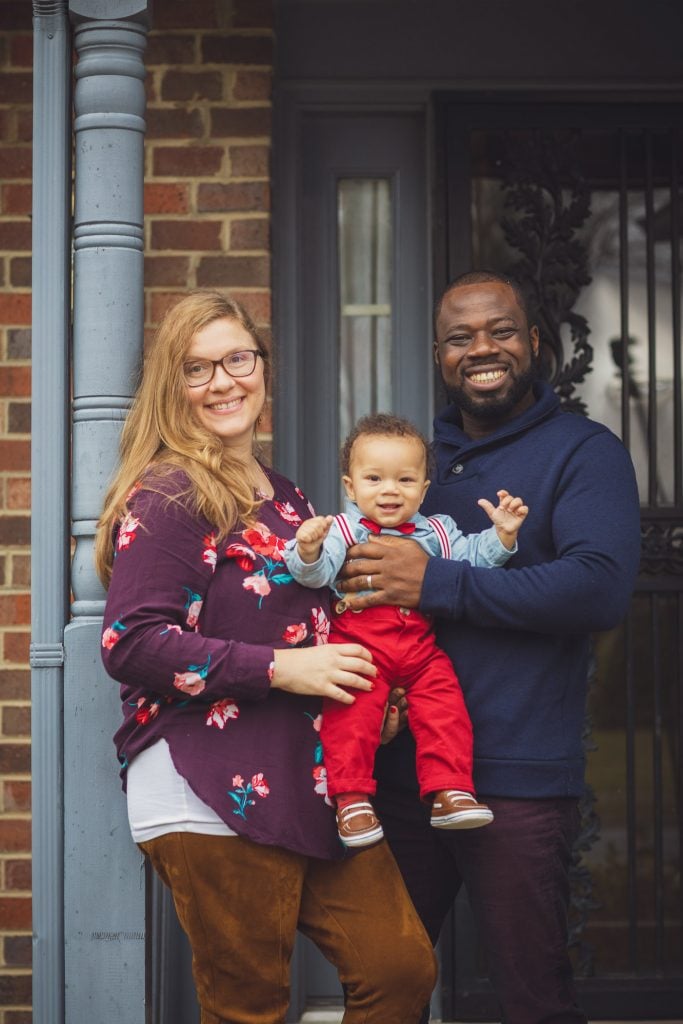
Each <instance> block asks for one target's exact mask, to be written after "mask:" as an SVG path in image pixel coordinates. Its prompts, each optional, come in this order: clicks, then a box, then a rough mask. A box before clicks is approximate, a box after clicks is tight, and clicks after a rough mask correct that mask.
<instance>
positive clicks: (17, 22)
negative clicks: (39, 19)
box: [0, 0, 31, 32]
mask: <svg viewBox="0 0 683 1024" xmlns="http://www.w3.org/2000/svg"><path fill="white" fill-rule="evenodd" d="M0 29H3V30H6V29H9V30H10V31H14V32H16V31H19V30H23V29H26V30H27V31H29V32H30V31H31V4H27V3H26V0H12V2H9V3H8V2H5V3H2V4H0Z"/></svg>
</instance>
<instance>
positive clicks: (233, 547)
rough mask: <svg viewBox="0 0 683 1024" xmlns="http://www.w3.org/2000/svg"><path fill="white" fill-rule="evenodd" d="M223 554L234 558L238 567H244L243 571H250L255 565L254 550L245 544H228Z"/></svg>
mask: <svg viewBox="0 0 683 1024" xmlns="http://www.w3.org/2000/svg"><path fill="white" fill-rule="evenodd" d="M225 554H226V555H227V557H228V558H234V559H235V561H236V562H237V564H238V565H239V567H240V569H244V571H245V572H251V570H252V569H253V568H254V566H255V565H256V559H255V558H254V552H253V551H252V550H251V548H248V547H247V546H246V545H245V544H230V545H229V546H228V547H227V548H226V549H225Z"/></svg>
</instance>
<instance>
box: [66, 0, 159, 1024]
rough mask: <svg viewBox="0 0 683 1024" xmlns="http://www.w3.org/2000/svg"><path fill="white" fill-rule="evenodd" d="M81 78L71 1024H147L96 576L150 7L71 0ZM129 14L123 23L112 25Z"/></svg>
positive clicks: (137, 897)
mask: <svg viewBox="0 0 683 1024" xmlns="http://www.w3.org/2000/svg"><path fill="white" fill-rule="evenodd" d="M69 11H70V14H71V20H72V23H73V25H74V43H75V47H76V51H77V55H78V63H77V65H76V72H75V74H76V87H75V95H74V108H75V123H74V131H75V150H74V154H75V213H74V300H73V301H74V314H73V428H72V437H73V448H72V453H73V470H72V473H73V478H72V491H71V502H72V534H73V536H74V538H75V551H74V559H73V564H72V580H71V583H72V591H73V596H74V601H73V605H72V616H73V618H72V621H71V623H70V624H69V626H68V627H67V629H66V630H65V634H64V647H65V678H64V794H65V795H64V821H65V845H64V853H65V875H64V879H65V881H64V890H65V891H64V941H65V976H66V1024H81V1022H83V1021H97V1022H98V1024H120V1022H121V1021H125V1022H126V1024H137V1022H140V1024H142V1021H143V1020H144V1014H145V1010H144V997H145V942H144V931H145V897H144V875H143V871H142V859H141V857H140V855H139V853H138V852H137V850H136V848H135V846H134V845H133V843H132V840H131V838H130V833H129V831H128V825H127V820H126V813H125V800H124V798H123V796H122V794H121V788H120V784H119V780H118V777H117V768H116V760H115V754H114V748H113V744H112V734H113V733H114V731H115V729H116V727H117V725H118V723H119V721H120V718H121V713H120V706H119V696H118V687H117V685H116V684H115V683H113V682H112V681H111V680H110V679H109V678H108V677H107V676H106V675H105V673H104V670H103V668H102V665H101V661H100V654H99V650H100V630H101V615H102V612H103V609H104V591H103V589H102V587H101V585H100V583H99V581H98V579H97V577H96V574H95V569H94V566H93V559H92V555H93V538H94V533H95V528H96V522H97V518H98V515H99V512H100V509H101V506H102V498H103V495H104V491H105V489H106V486H107V482H108V480H109V478H110V476H111V474H112V472H113V470H114V467H115V464H116V460H117V449H118V440H119V434H120V428H121V424H122V421H123V419H124V417H125V414H126V410H127V409H128V407H129V405H130V396H131V394H132V392H133V390H134V386H135V377H136V373H137V369H138V366H139V361H140V357H141V353H142V343H143V323H144V315H143V314H144V311H143V223H142V221H143V217H142V190H143V142H144V132H145V122H144V113H145V94H144V76H145V71H144V64H143V53H144V49H145V44H146V32H147V26H148V13H149V3H147V2H145V0H117V2H116V3H109V4H108V3H106V2H104V3H103V2H102V0H69ZM114 11H115V13H116V20H105V18H106V14H107V13H108V14H112V13H113V12H114Z"/></svg>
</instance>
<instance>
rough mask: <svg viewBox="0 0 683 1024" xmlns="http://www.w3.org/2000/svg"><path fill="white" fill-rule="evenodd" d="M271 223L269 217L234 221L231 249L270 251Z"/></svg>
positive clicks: (232, 224)
mask: <svg viewBox="0 0 683 1024" xmlns="http://www.w3.org/2000/svg"><path fill="white" fill-rule="evenodd" d="M269 248H270V221H269V220H268V218H267V217H250V218H249V220H233V221H232V223H231V225H230V249H231V250H233V249H238V250H241V249H269Z"/></svg>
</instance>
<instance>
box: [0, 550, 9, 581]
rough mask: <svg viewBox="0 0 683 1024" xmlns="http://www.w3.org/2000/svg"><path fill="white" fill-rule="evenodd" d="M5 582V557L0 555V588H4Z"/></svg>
mask: <svg viewBox="0 0 683 1024" xmlns="http://www.w3.org/2000/svg"><path fill="white" fill-rule="evenodd" d="M6 582H7V557H6V556H5V555H0V586H2V587H4V586H5V583H6Z"/></svg>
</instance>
